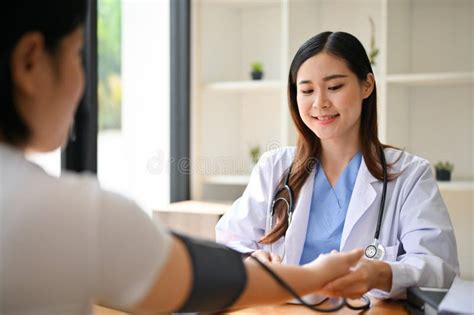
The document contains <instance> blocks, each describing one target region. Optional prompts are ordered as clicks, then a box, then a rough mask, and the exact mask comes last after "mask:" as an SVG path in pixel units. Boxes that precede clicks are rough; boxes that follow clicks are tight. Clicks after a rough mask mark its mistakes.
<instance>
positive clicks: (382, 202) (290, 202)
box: [271, 147, 388, 242]
mask: <svg viewBox="0 0 474 315" xmlns="http://www.w3.org/2000/svg"><path fill="white" fill-rule="evenodd" d="M380 160H381V163H382V172H383V188H382V198H381V200H380V205H379V215H378V218H377V225H376V228H375V233H374V241H377V242H378V239H379V236H380V228H381V227H382V221H383V214H384V209H385V198H386V195H387V182H388V175H387V162H386V160H385V154H384V152H383V148H382V147H381V148H380ZM292 166H293V164H291V165H290V167H289V168H288V172H287V174H286V177H285V184H284V185H283V187H282V188H280V189H278V191H277V192H276V193H275V194H274V196H273V201H272V204H271V207H272V208H271V221H272V222H273V216H274V214H275V204H276V203H277V202H278V201H283V202H285V204H286V205H287V213H288V225H290V224H291V220H292V217H293V212H294V211H295V209H294V206H293V197H294V196H293V191H292V189H291V187H290V183H289V180H290V175H291V167H292ZM284 190H286V191H287V193H288V200H286V199H285V198H284V197H279V198H277V196H278V195H279V194H280V193H281V192H282V191H284Z"/></svg>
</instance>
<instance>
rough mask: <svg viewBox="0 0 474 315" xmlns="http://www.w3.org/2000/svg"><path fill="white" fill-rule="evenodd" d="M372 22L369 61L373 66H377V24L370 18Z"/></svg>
mask: <svg viewBox="0 0 474 315" xmlns="http://www.w3.org/2000/svg"><path fill="white" fill-rule="evenodd" d="M369 21H370V51H369V60H370V64H371V65H372V66H375V65H376V63H377V62H376V59H377V56H378V55H379V52H380V51H379V49H378V48H377V46H375V23H374V20H373V19H372V18H371V17H370V16H369Z"/></svg>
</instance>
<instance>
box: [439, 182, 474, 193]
mask: <svg viewBox="0 0 474 315" xmlns="http://www.w3.org/2000/svg"><path fill="white" fill-rule="evenodd" d="M438 187H439V189H440V190H441V191H474V181H450V182H441V181H438Z"/></svg>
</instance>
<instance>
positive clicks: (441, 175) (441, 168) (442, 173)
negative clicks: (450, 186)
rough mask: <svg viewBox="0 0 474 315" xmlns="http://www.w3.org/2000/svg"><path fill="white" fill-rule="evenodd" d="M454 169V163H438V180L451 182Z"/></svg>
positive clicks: (436, 168) (436, 167)
mask: <svg viewBox="0 0 474 315" xmlns="http://www.w3.org/2000/svg"><path fill="white" fill-rule="evenodd" d="M453 169H454V165H453V163H450V162H448V161H446V162H441V161H440V162H438V163H436V164H435V170H436V180H439V181H450V180H451V172H452V171H453Z"/></svg>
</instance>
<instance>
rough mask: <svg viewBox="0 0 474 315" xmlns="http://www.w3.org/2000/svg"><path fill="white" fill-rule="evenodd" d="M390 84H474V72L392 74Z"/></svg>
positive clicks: (388, 78)
mask: <svg viewBox="0 0 474 315" xmlns="http://www.w3.org/2000/svg"><path fill="white" fill-rule="evenodd" d="M387 82H388V83H396V84H405V85H441V84H443V85H444V84H474V72H444V73H410V74H391V75H388V76H387Z"/></svg>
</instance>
